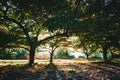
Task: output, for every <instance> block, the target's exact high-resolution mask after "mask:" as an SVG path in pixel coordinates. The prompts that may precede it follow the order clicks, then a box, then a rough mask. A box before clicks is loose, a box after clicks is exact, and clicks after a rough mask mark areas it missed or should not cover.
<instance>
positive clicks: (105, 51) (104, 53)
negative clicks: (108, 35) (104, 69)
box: [103, 46, 108, 62]
mask: <svg viewBox="0 0 120 80" xmlns="http://www.w3.org/2000/svg"><path fill="white" fill-rule="evenodd" d="M103 59H104V62H108V58H107V47H106V46H104V47H103Z"/></svg>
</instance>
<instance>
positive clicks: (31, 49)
mask: <svg viewBox="0 0 120 80" xmlns="http://www.w3.org/2000/svg"><path fill="white" fill-rule="evenodd" d="M35 49H36V48H33V47H31V48H30V57H29V65H30V66H32V65H33V64H34V56H35Z"/></svg>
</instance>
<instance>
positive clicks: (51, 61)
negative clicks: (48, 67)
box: [50, 53, 53, 64]
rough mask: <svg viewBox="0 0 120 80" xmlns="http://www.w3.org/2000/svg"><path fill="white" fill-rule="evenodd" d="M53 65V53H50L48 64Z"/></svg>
mask: <svg viewBox="0 0 120 80" xmlns="http://www.w3.org/2000/svg"><path fill="white" fill-rule="evenodd" d="M52 63H53V53H50V64H52Z"/></svg>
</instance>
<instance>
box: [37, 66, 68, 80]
mask: <svg viewBox="0 0 120 80" xmlns="http://www.w3.org/2000/svg"><path fill="white" fill-rule="evenodd" d="M37 74H38V75H37V76H36V80H66V79H65V77H66V75H65V73H64V71H62V70H61V71H60V70H58V68H57V66H56V65H55V64H48V65H47V66H45V68H44V69H43V70H42V71H38V72H37Z"/></svg>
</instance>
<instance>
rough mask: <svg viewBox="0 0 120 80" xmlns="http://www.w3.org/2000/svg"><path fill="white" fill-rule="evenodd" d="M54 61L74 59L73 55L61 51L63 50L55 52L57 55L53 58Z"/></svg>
mask: <svg viewBox="0 0 120 80" xmlns="http://www.w3.org/2000/svg"><path fill="white" fill-rule="evenodd" d="M54 58H55V59H61V58H62V59H71V58H74V56H73V55H71V54H70V52H69V51H68V50H66V52H64V51H63V49H61V50H59V51H58V52H57V54H56V55H55V57H54Z"/></svg>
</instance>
